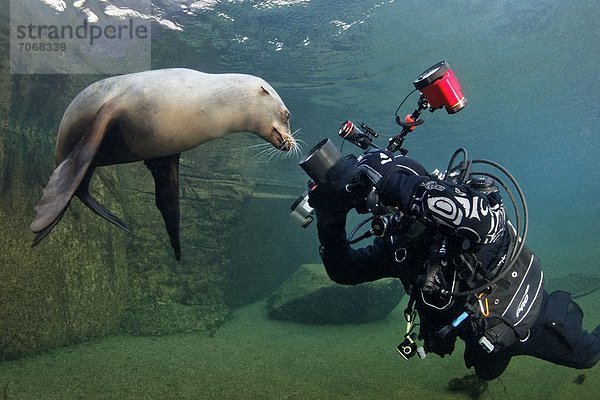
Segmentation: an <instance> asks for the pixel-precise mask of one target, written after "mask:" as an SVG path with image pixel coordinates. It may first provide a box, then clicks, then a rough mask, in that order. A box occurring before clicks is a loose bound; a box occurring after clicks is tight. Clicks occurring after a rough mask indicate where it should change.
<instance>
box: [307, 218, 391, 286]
mask: <svg viewBox="0 0 600 400" xmlns="http://www.w3.org/2000/svg"><path fill="white" fill-rule="evenodd" d="M316 214H317V230H318V235H319V242H320V243H321V246H320V249H319V252H320V254H321V259H322V260H323V264H324V265H325V269H326V270H327V274H328V275H329V277H330V278H331V280H333V281H334V282H336V283H339V284H343V285H356V284H359V283H363V282H370V281H374V280H377V279H381V278H386V277H397V276H398V271H397V269H396V268H395V267H394V265H393V263H391V262H390V260H392V259H393V258H392V255H391V254H390V253H389V251H388V249H387V246H386V245H385V243H384V241H383V240H381V239H375V241H374V243H373V244H372V245H370V246H367V247H364V248H361V249H353V248H352V247H350V244H349V243H348V240H347V238H346V228H345V227H346V214H335V215H327V214H326V213H320V212H319V211H318V210H317V213H316Z"/></svg>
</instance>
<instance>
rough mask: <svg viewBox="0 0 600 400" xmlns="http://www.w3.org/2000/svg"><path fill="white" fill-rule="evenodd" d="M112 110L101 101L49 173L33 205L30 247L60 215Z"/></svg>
mask: <svg viewBox="0 0 600 400" xmlns="http://www.w3.org/2000/svg"><path fill="white" fill-rule="evenodd" d="M113 114H114V108H113V107H110V105H109V104H107V105H104V106H103V107H102V108H101V109H100V110H99V111H98V114H97V116H96V118H95V120H94V123H93V124H92V126H91V127H90V129H89V130H88V132H87V133H86V135H85V136H84V137H83V138H82V139H81V140H80V141H79V143H78V144H77V146H75V148H74V149H73V151H72V152H71V153H70V154H69V155H68V156H67V158H65V159H64V160H63V161H62V162H61V163H60V164H59V166H58V167H56V169H55V170H54V172H53V173H52V176H50V179H49V181H48V184H47V185H46V187H45V188H44V191H43V194H42V199H41V200H40V201H39V203H38V204H37V205H36V206H35V207H34V210H35V212H36V217H35V219H34V220H33V222H32V223H31V226H30V227H31V230H32V231H33V232H34V233H37V235H36V238H35V239H34V241H33V243H32V245H31V246H32V247H33V246H35V245H37V244H38V243H39V242H40V241H41V240H42V239H43V238H44V237H46V235H48V234H49V233H50V231H51V230H52V228H53V227H54V226H55V225H56V224H57V223H58V222H59V221H60V219H61V218H62V216H63V214H64V213H65V210H66V209H67V207H68V206H69V203H70V202H71V199H72V198H73V196H74V195H75V192H76V191H77V189H78V188H79V185H80V184H81V182H82V181H83V179H84V177H85V176H86V173H87V171H88V168H89V167H90V165H91V163H92V161H93V160H94V157H95V156H96V153H97V152H98V148H99V147H100V144H101V143H102V139H104V136H105V135H106V129H107V125H108V123H109V122H110V120H111V118H112V116H113Z"/></svg>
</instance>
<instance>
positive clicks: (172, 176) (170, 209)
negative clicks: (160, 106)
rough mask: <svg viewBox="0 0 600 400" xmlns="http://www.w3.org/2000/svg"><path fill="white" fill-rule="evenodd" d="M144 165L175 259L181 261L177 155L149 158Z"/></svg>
mask: <svg viewBox="0 0 600 400" xmlns="http://www.w3.org/2000/svg"><path fill="white" fill-rule="evenodd" d="M144 164H146V167H148V169H149V170H150V171H151V172H152V176H153V177H154V184H155V187H156V189H155V190H156V207H158V209H159V210H160V213H161V214H162V217H163V219H164V221H165V226H166V227H167V233H168V234H169V239H171V247H173V250H174V251H175V259H177V261H179V260H180V259H181V246H180V244H179V154H174V155H172V156H166V157H158V158H151V159H149V160H145V161H144Z"/></svg>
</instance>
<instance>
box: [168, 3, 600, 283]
mask: <svg viewBox="0 0 600 400" xmlns="http://www.w3.org/2000/svg"><path fill="white" fill-rule="evenodd" d="M209 3H210V2H209ZM213 3H215V4H214V5H213V7H212V8H211V9H207V10H202V11H200V12H197V13H196V15H195V16H193V17H187V19H185V25H184V31H183V33H182V35H183V36H184V37H186V38H188V40H189V41H188V43H197V46H198V47H200V48H210V49H212V50H213V51H214V52H216V54H217V55H218V57H216V58H214V59H211V60H203V59H198V61H197V63H198V65H196V67H197V68H202V66H203V65H205V64H206V65H207V67H209V68H211V69H214V70H218V71H246V72H248V71H249V72H251V73H255V74H258V75H261V76H263V77H265V78H266V79H267V80H269V81H271V82H272V83H273V85H274V86H275V87H276V88H277V90H278V91H279V92H280V94H281V95H282V97H283V99H284V101H285V102H286V104H287V105H288V107H289V108H290V110H291V112H292V127H293V128H294V129H297V128H301V129H302V131H301V136H300V138H301V139H302V140H304V141H305V142H306V143H307V146H305V150H306V149H308V148H310V146H312V145H313V144H315V143H316V142H317V141H318V140H320V139H321V138H323V137H331V138H335V135H336V132H337V129H338V127H339V125H340V123H341V122H343V121H344V120H346V119H352V120H354V121H364V122H367V123H368V124H369V125H371V126H372V127H373V128H375V129H376V130H378V131H380V133H385V134H393V133H397V132H398V127H397V126H396V125H395V123H394V118H393V117H394V111H395V109H396V107H397V105H398V104H399V102H400V101H401V99H402V98H404V96H405V95H406V94H407V93H408V92H409V91H410V90H412V89H413V87H412V83H411V82H412V80H413V79H414V78H415V77H416V76H417V75H418V74H419V73H420V72H421V71H423V70H424V69H425V68H427V67H429V66H430V65H432V64H434V63H435V62H437V61H439V60H447V61H448V62H449V63H450V65H451V66H452V68H453V69H454V72H455V73H456V75H457V77H458V79H459V80H460V82H461V85H462V88H463V91H464V93H465V95H466V96H467V98H468V100H469V105H468V107H467V108H465V110H463V111H461V112H460V113H458V114H456V115H447V114H446V113H445V112H443V111H437V112H436V113H435V114H432V115H429V114H428V113H426V114H425V115H424V118H425V120H426V122H425V125H423V126H422V127H419V129H418V130H417V131H416V133H415V134H414V135H412V137H410V138H409V139H408V140H407V143H406V147H407V148H408V149H409V150H410V155H412V156H414V157H417V158H418V159H420V160H421V161H422V162H423V163H424V164H425V166H426V167H427V168H429V169H430V170H433V169H435V168H438V169H444V168H445V166H446V163H447V159H448V158H449V157H450V155H451V154H452V152H453V151H454V149H455V148H457V147H466V148H467V149H468V150H469V152H470V155H471V156H472V157H474V158H487V159H491V160H495V161H498V162H500V163H502V164H503V165H504V166H505V167H507V168H508V169H509V170H510V171H511V172H512V173H513V174H514V175H515V177H516V178H517V179H518V181H519V182H520V184H521V186H522V188H523V190H524V191H525V194H526V197H527V200H528V205H529V210H530V217H531V218H530V223H531V225H530V235H529V243H530V244H531V246H532V247H533V248H534V249H535V250H537V252H538V254H539V255H540V257H541V258H542V260H543V261H544V266H545V269H546V270H547V271H548V272H549V273H551V274H559V275H560V274H564V273H568V272H572V271H573V270H575V271H580V272H595V271H596V270H597V266H598V262H597V260H598V259H599V257H600V246H598V239H597V238H598V237H599V236H600V223H599V222H598V218H597V217H598V215H600V202H598V201H597V199H598V197H599V195H600V185H599V184H598V181H599V180H600V172H599V171H600V162H599V158H598V154H599V151H600V136H599V135H598V133H599V132H598V126H600V111H599V109H598V104H599V103H600V80H599V79H598V74H599V72H600V67H599V63H598V54H599V53H600V8H598V6H597V4H595V3H594V2H590V1H571V2H561V1H550V0H547V1H519V2H517V1H494V2H490V1H483V0H482V1H463V2H439V1H393V0H392V1H335V0H334V1H326V0H321V1H319V0H313V1H287V2H284V1H282V2H275V1H271V2H268V1H262V2H261V1H250V2H247V1H246V2H244V1H237V2H213ZM283 3H287V4H288V5H285V6H275V4H283ZM269 5H270V6H269ZM177 15H178V14H175V15H173V18H178V17H177ZM209 22H210V24H209V25H208V26H209V27H210V34H211V35H212V36H211V41H209V42H207V41H206V40H200V37H199V36H198V35H200V34H204V35H206V34H207V31H208V30H209V28H207V23H209ZM215 26H216V27H217V29H215ZM194 40H196V41H194ZM172 63H173V64H174V65H176V64H177V60H173V61H172ZM415 102H416V97H411V98H410V99H409V101H408V102H407V103H406V105H405V106H404V107H403V109H402V111H401V112H403V113H409V112H411V111H412V109H413V107H414V105H415ZM346 149H348V146H346ZM279 170H280V171H282V172H281V173H282V174H286V176H288V178H289V177H291V179H292V180H294V181H297V182H298V185H299V186H302V185H303V183H304V180H305V178H304V176H303V174H302V172H301V171H300V170H299V169H298V168H297V167H296V166H295V165H294V163H293V162H290V161H289V160H285V162H283V164H282V167H281V168H280V169H279Z"/></svg>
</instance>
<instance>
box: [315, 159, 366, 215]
mask: <svg viewBox="0 0 600 400" xmlns="http://www.w3.org/2000/svg"><path fill="white" fill-rule="evenodd" d="M356 165H357V161H356V158H354V157H352V158H347V159H346V169H345V171H344V173H343V174H341V176H339V177H338V178H337V179H336V180H334V181H332V182H329V183H327V184H323V183H321V184H318V185H315V186H314V187H312V188H310V191H309V194H308V204H309V205H310V206H311V207H312V208H314V209H315V211H316V212H317V214H330V215H331V214H347V213H348V212H349V211H350V210H351V209H352V208H353V207H354V205H355V190H354V189H353V181H354V173H355V171H356Z"/></svg>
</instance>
